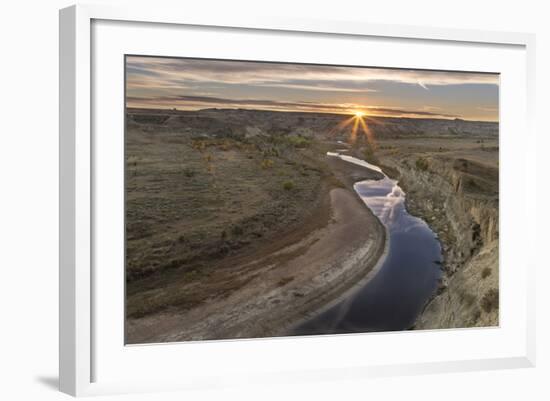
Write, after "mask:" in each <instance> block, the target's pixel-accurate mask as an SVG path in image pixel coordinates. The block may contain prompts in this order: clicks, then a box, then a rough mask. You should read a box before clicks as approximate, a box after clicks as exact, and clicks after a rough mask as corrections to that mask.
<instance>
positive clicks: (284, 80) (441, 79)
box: [127, 56, 498, 91]
mask: <svg viewBox="0 0 550 401" xmlns="http://www.w3.org/2000/svg"><path fill="white" fill-rule="evenodd" d="M127 72H128V76H129V78H133V76H138V75H139V76H140V77H141V79H142V81H145V80H147V78H154V79H155V80H154V81H153V80H151V87H155V84H156V85H159V84H160V85H161V86H166V85H171V86H174V85H178V84H181V83H185V82H194V81H199V82H205V83H209V84H212V83H214V82H220V83H224V84H231V83H235V84H248V85H262V86H287V87H295V88H299V89H304V90H320V89H323V88H325V89H327V88H328V89H329V90H342V91H346V90H348V91H365V90H369V88H368V87H366V86H365V84H367V83H369V82H373V81H392V82H401V83H407V84H414V85H417V84H418V85H420V86H422V87H423V88H424V89H427V86H428V85H456V84H465V83H484V84H494V85H497V84H498V74H486V73H464V72H448V71H428V70H407V69H392V68H367V67H341V66H325V65H315V64H285V63H264V62H243V61H226V60H204V59H178V58H161V57H139V56H128V58H127Z"/></svg>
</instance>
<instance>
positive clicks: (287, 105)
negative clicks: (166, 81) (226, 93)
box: [126, 96, 457, 118]
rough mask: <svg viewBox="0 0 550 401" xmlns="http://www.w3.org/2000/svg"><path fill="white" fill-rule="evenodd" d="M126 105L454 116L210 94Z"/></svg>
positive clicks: (131, 99)
mask: <svg viewBox="0 0 550 401" xmlns="http://www.w3.org/2000/svg"><path fill="white" fill-rule="evenodd" d="M126 100H127V103H128V106H129V107H162V106H164V107H177V108H181V109H192V108H193V107H194V106H195V105H197V104H200V105H201V106H202V107H203V108H252V109H256V108H263V109H268V110H275V111H277V110H279V111H303V112H325V113H340V114H349V113H353V112H354V111H356V110H362V111H364V112H366V113H367V114H371V115H387V116H424V117H439V118H441V117H443V118H454V117H457V116H456V115H454V114H445V113H437V112H431V111H427V110H415V109H397V108H390V107H377V106H367V107H365V106H363V105H359V104H331V103H313V102H283V101H274V100H267V99H225V98H219V97H211V96H159V97H153V98H148V97H133V96H129V97H127V99H126Z"/></svg>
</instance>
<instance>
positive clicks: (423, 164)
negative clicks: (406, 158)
mask: <svg viewBox="0 0 550 401" xmlns="http://www.w3.org/2000/svg"><path fill="white" fill-rule="evenodd" d="M415 164H416V168H417V169H419V170H422V171H426V170H428V167H429V164H428V160H426V159H424V158H423V157H420V158H418V159H416V163H415Z"/></svg>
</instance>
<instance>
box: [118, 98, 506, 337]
mask: <svg viewBox="0 0 550 401" xmlns="http://www.w3.org/2000/svg"><path fill="white" fill-rule="evenodd" d="M348 119H350V116H347V115H339V114H324V113H296V112H275V111H258V110H234V109H231V110H229V109H205V110H199V111H179V110H154V109H132V108H129V109H127V114H126V138H125V141H126V144H125V149H126V151H125V153H126V154H125V162H126V183H125V185H126V241H127V243H126V325H125V327H126V342H127V343H146V342H163V341H182V340H207V339H222V338H239V337H258V336H277V335H285V334H288V328H289V327H292V326H293V325H295V324H297V323H298V322H300V321H301V320H303V319H304V318H305V317H306V316H310V315H311V314H312V313H315V310H318V309H322V308H323V307H324V306H325V305H326V304H328V303H330V302H333V301H334V300H335V299H338V298H339V297H342V296H343V295H344V294H345V293H346V291H349V289H350V288H352V287H353V286H354V284H356V283H357V282H359V281H361V280H364V279H365V277H367V276H368V275H369V273H371V274H374V273H375V272H376V267H377V266H379V264H380V261H381V260H382V259H383V258H384V255H385V251H387V246H388V244H387V241H386V232H385V229H384V227H383V226H382V224H381V223H380V221H378V219H377V218H376V217H375V216H374V215H373V214H372V213H371V211H370V209H368V208H367V207H366V206H365V204H364V203H363V202H362V201H361V200H360V198H359V197H358V196H357V194H356V193H355V191H354V190H353V184H354V183H355V182H357V181H361V180H365V179H379V178H381V174H380V173H378V172H376V171H373V170H370V169H367V168H365V167H362V166H358V165H354V164H351V163H347V162H345V161H343V160H340V159H338V158H331V157H327V156H326V153H327V152H329V151H330V152H333V151H344V150H345V151H346V152H348V154H349V155H353V156H355V157H358V158H360V159H364V160H366V161H368V162H370V163H372V164H376V165H378V166H379V167H381V168H382V170H383V171H384V172H385V173H386V174H387V175H388V176H389V177H391V178H393V179H396V180H398V181H399V185H400V186H401V187H402V188H403V190H404V191H405V192H406V196H407V197H406V205H407V209H408V210H409V212H410V213H411V214H413V215H415V216H418V217H421V218H422V219H424V220H425V221H426V222H427V223H428V224H429V226H430V227H431V229H432V230H433V231H434V233H435V234H436V235H437V237H438V239H439V241H440V242H441V246H442V250H443V262H442V263H441V266H440V267H441V269H442V270H443V275H442V278H441V280H440V283H439V286H438V289H437V291H436V292H435V293H434V295H433V297H432V298H431V299H430V301H429V302H428V303H427V304H426V306H425V308H424V310H423V312H422V313H421V314H420V316H419V317H418V318H417V321H416V323H415V325H414V326H413V327H411V328H412V329H439V328H454V327H473V326H494V325H498V304H499V302H498V300H499V294H498V282H499V280H498V276H499V272H498V236H499V231H498V227H499V225H498V221H499V215H498V211H499V207H498V204H499V196H498V194H499V188H498V185H499V174H498V168H499V166H498V160H499V159H498V155H499V149H498V123H492V122H473V121H465V120H460V119H455V120H446V119H419V118H396V117H364V118H363V120H364V122H365V124H366V127H367V131H368V135H366V134H364V133H363V131H362V130H361V129H359V130H358V132H357V135H356V136H353V135H352V134H351V131H352V127H353V123H352V124H348V125H346V126H344V124H343V123H344V122H345V121H346V120H348ZM369 138H370V140H369Z"/></svg>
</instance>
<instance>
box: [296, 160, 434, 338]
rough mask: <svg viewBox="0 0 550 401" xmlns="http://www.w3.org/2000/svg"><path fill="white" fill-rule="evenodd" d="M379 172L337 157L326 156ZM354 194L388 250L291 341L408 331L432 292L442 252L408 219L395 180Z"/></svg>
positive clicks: (363, 185) (372, 183) (420, 224)
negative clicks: (379, 227) (369, 273)
mask: <svg viewBox="0 0 550 401" xmlns="http://www.w3.org/2000/svg"><path fill="white" fill-rule="evenodd" d="M327 155H328V156H329V157H339V158H341V159H342V160H345V161H347V162H350V163H355V164H359V165H361V166H364V167H367V168H370V169H372V170H375V171H378V172H380V173H382V174H384V172H383V171H382V169H380V168H379V167H378V166H375V165H373V164H370V163H367V162H365V161H363V160H360V159H357V158H354V157H351V156H348V155H343V154H341V153H332V152H329V153H328V154H327ZM354 189H355V191H356V192H357V194H358V195H359V196H360V197H361V199H362V200H363V202H365V204H366V205H367V206H368V207H369V208H370V210H371V211H372V212H373V213H374V215H375V216H376V217H378V219H379V220H380V221H381V222H382V224H383V225H384V226H385V227H386V231H387V234H388V236H387V241H389V242H388V244H389V246H388V250H387V255H386V257H385V259H384V260H383V262H382V265H381V266H380V268H379V270H378V272H377V273H376V274H375V275H374V277H372V279H371V280H369V281H368V282H367V283H366V284H365V285H364V286H363V287H361V288H359V289H358V290H357V291H353V292H352V293H351V294H350V295H349V296H348V297H347V298H345V299H343V300H342V301H340V302H338V303H337V304H335V305H334V306H332V307H330V308H328V309H327V310H326V311H324V312H321V313H320V314H318V315H317V316H315V317H313V318H311V319H310V320H308V321H306V322H304V323H302V324H301V325H299V326H297V327H295V328H294V329H293V331H292V333H291V335H314V334H342V333H357V332H374V331H394V330H406V329H409V328H410V327H411V326H412V325H413V324H414V322H415V320H416V318H417V316H418V315H419V313H420V312H421V311H422V308H423V307H424V305H425V304H426V302H427V301H428V300H429V298H430V297H431V296H432V294H433V293H434V292H435V290H436V288H437V283H438V280H439V278H440V276H441V269H440V264H441V258H442V256H441V246H440V243H439V241H438V240H437V237H436V234H435V233H434V232H433V231H432V230H431V229H430V227H429V226H428V224H426V222H425V221H424V220H422V219H420V218H418V217H414V216H411V215H410V214H409V213H408V212H407V209H406V207H405V193H404V192H403V190H402V189H401V188H400V187H399V185H398V183H397V181H396V180H392V179H391V178H389V177H388V176H386V175H385V174H384V178H382V179H381V180H366V181H360V182H357V183H356V184H355V186H354Z"/></svg>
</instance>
